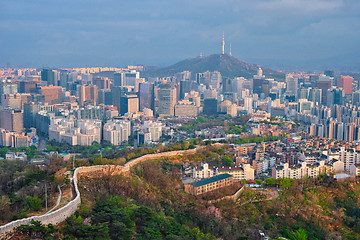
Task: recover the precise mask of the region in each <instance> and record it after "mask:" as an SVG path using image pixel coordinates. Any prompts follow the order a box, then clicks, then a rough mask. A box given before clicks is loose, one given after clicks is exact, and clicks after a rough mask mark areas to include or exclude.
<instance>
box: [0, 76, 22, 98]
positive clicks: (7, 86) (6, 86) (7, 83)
mask: <svg viewBox="0 0 360 240" xmlns="http://www.w3.org/2000/svg"><path fill="white" fill-rule="evenodd" d="M17 92H18V85H17V84H16V83H15V82H12V81H11V80H9V79H8V80H2V81H0V97H1V96H2V95H3V94H15V93H17ZM0 103H1V99H0Z"/></svg>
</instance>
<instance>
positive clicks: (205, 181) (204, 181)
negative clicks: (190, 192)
mask: <svg viewBox="0 0 360 240" xmlns="http://www.w3.org/2000/svg"><path fill="white" fill-rule="evenodd" d="M230 177H232V175H230V174H228V173H225V174H219V175H217V176H214V177H211V178H204V179H201V180H200V181H196V182H192V183H191V185H193V186H194V187H200V186H203V185H206V184H209V183H213V182H217V181H220V180H223V179H226V178H230Z"/></svg>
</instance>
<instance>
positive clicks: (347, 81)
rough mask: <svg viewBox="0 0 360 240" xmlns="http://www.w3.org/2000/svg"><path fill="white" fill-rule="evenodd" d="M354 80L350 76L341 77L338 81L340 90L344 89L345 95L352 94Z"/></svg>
mask: <svg viewBox="0 0 360 240" xmlns="http://www.w3.org/2000/svg"><path fill="white" fill-rule="evenodd" d="M353 80H354V78H352V77H350V76H341V77H340V78H338V80H337V86H338V88H343V89H344V93H345V94H352V82H353Z"/></svg>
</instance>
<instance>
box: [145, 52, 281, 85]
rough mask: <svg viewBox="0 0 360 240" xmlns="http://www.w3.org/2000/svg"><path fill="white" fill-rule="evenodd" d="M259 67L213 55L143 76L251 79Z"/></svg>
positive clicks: (273, 74) (273, 73) (278, 74)
mask: <svg viewBox="0 0 360 240" xmlns="http://www.w3.org/2000/svg"><path fill="white" fill-rule="evenodd" d="M259 67H261V66H259V65H256V64H251V63H247V62H245V61H243V60H240V59H238V58H236V57H233V56H230V55H228V54H212V55H210V56H198V57H193V58H188V59H185V60H183V61H180V62H178V63H175V64H174V65H171V66H168V67H164V68H159V69H149V70H147V71H145V72H143V73H142V75H143V76H145V77H157V76H159V77H166V76H172V75H174V74H176V73H178V72H182V71H190V72H192V73H193V75H194V76H195V73H202V72H206V71H219V72H220V73H221V75H222V76H223V77H229V78H233V77H245V78H251V77H253V76H254V75H256V74H257V70H258V69H259ZM261 68H262V70H263V74H264V75H265V76H267V77H270V78H277V79H284V77H285V74H284V73H282V72H279V71H275V70H271V69H269V68H266V67H261Z"/></svg>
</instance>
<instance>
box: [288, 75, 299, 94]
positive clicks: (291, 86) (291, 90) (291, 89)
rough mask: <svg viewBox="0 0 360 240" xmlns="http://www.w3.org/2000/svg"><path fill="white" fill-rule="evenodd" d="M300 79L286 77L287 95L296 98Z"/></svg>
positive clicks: (290, 76)
mask: <svg viewBox="0 0 360 240" xmlns="http://www.w3.org/2000/svg"><path fill="white" fill-rule="evenodd" d="M297 87H298V79H297V78H296V77H294V76H292V75H290V74H287V75H286V95H288V96H296V93H297V92H296V91H297Z"/></svg>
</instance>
